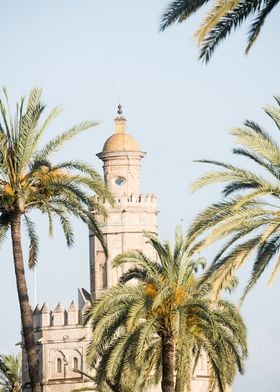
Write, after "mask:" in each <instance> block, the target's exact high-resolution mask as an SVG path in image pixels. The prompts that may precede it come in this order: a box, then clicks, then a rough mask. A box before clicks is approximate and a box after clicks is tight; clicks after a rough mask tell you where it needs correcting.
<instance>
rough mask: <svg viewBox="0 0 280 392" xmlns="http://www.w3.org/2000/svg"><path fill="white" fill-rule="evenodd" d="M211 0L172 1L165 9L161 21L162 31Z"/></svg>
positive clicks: (181, 20)
mask: <svg viewBox="0 0 280 392" xmlns="http://www.w3.org/2000/svg"><path fill="white" fill-rule="evenodd" d="M208 1H209V0H198V1H196V0H175V1H172V2H171V3H170V4H169V5H168V6H167V8H166V10H165V11H164V13H163V15H162V17H161V21H160V31H164V30H165V29H166V28H167V27H169V26H170V25H171V24H173V23H176V22H178V23H180V22H183V21H184V20H185V19H187V17H188V16H190V15H191V14H193V13H194V12H195V11H196V10H198V9H199V8H200V7H201V6H202V5H203V4H206V3H207V2H208Z"/></svg>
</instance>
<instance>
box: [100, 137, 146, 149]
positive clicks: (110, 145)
mask: <svg viewBox="0 0 280 392" xmlns="http://www.w3.org/2000/svg"><path fill="white" fill-rule="evenodd" d="M113 151H140V148H139V144H138V143H137V141H136V140H135V139H134V138H133V137H132V136H130V135H128V134H127V133H115V134H114V135H112V136H110V137H109V138H108V139H107V140H106V142H105V144H104V147H103V152H113Z"/></svg>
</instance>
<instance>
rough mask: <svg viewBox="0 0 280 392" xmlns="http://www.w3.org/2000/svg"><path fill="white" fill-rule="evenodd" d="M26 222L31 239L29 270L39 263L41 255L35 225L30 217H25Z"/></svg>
mask: <svg viewBox="0 0 280 392" xmlns="http://www.w3.org/2000/svg"><path fill="white" fill-rule="evenodd" d="M24 222H25V225H26V229H27V234H28V237H29V258H28V265H29V268H31V269H32V268H34V267H35V266H36V264H37V261H38V253H39V239H38V236H37V234H36V230H35V225H34V223H33V222H32V221H31V219H29V218H28V216H27V215H26V214H25V215H24Z"/></svg>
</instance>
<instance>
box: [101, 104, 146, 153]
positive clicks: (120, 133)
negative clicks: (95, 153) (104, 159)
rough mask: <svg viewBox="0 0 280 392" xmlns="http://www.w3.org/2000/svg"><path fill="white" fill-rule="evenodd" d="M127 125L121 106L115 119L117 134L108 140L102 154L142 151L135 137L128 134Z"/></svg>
mask: <svg viewBox="0 0 280 392" xmlns="http://www.w3.org/2000/svg"><path fill="white" fill-rule="evenodd" d="M125 125H126V119H125V117H123V116H122V106H121V105H119V106H118V117H116V118H115V133H114V135H112V136H110V137H109V138H108V139H107V140H106V142H105V144H104V147H103V151H102V152H115V151H140V148H139V144H138V143H137V141H136V140H135V139H134V137H132V136H130V135H128V134H127V133H126V131H125Z"/></svg>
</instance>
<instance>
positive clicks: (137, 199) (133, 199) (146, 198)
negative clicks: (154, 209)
mask: <svg viewBox="0 0 280 392" xmlns="http://www.w3.org/2000/svg"><path fill="white" fill-rule="evenodd" d="M93 200H94V202H95V203H98V204H106V202H104V199H103V198H101V197H99V196H96V195H95V196H94V198H93ZM115 203H116V204H126V205H127V203H129V204H130V205H139V204H143V205H154V206H156V204H157V196H156V195H155V194H153V193H151V194H140V195H137V196H136V195H133V194H131V195H123V196H118V197H117V198H116V199H115Z"/></svg>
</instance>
